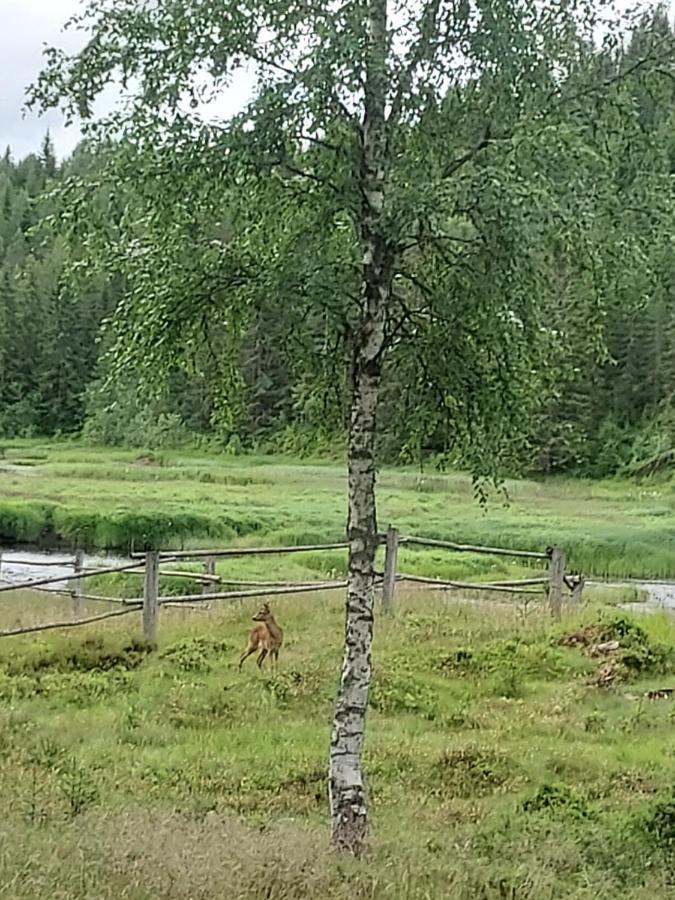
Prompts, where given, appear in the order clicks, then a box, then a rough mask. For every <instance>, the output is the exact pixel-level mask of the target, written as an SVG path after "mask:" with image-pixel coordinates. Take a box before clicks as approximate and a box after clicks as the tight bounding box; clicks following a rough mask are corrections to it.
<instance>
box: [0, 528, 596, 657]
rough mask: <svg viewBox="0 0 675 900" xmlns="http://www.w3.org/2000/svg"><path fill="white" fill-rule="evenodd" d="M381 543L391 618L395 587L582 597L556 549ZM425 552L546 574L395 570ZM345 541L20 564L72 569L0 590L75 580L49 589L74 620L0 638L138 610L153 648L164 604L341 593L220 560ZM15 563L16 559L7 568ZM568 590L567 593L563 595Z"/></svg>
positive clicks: (409, 538) (334, 583)
mask: <svg viewBox="0 0 675 900" xmlns="http://www.w3.org/2000/svg"><path fill="white" fill-rule="evenodd" d="M380 543H381V544H382V545H384V547H385V558H384V571H383V572H382V573H380V574H379V575H378V576H377V577H376V582H375V585H376V587H377V588H378V589H380V590H381V605H382V610H383V612H385V613H386V614H388V615H392V614H393V613H394V608H395V595H396V588H397V585H399V584H402V583H411V584H419V585H421V586H424V587H427V588H429V589H436V590H443V591H448V590H458V591H479V592H490V593H492V592H495V593H507V594H518V595H520V594H539V595H544V596H546V597H547V598H548V605H549V609H550V612H551V614H552V615H553V616H554V617H555V618H560V616H561V614H562V606H563V602H564V600H565V599H566V596H567V597H568V598H569V599H571V602H573V603H578V602H579V601H580V599H581V591H582V589H583V585H584V580H583V579H582V578H579V577H577V576H570V575H566V573H565V553H564V551H563V550H562V548H560V547H549V548H547V549H546V550H545V551H535V550H522V549H510V548H506V547H483V546H479V545H475V544H464V543H458V542H455V541H449V540H440V539H437V538H425V537H418V536H415V535H401V534H399V532H398V530H397V529H396V528H394V527H392V526H390V527H389V528H388V530H387V531H386V533H384V534H382V535H380ZM402 545H403V546H418V547H431V548H435V549H443V550H448V551H449V552H453V553H474V554H487V555H494V556H510V557H513V558H516V559H529V560H539V561H542V562H543V561H545V562H546V564H547V572H546V574H545V575H537V576H533V577H530V578H521V579H505V580H492V581H483V582H476V581H461V580H457V581H456V580H448V579H443V578H435V577H430V576H424V575H413V574H406V573H403V572H399V571H398V558H399V548H400V547H401V546H402ZM348 546H349V545H348V543H347V542H344V541H341V542H333V543H326V544H301V545H293V546H281V547H225V548H215V549H209V550H147V551H145V552H143V553H132V554H131V559H132V560H133V561H132V562H130V563H125V564H123V565H117V566H104V567H101V568H86V567H85V566H84V563H83V555H82V553H81V552H80V551H78V552H77V553H76V555H75V558H74V560H72V561H63V560H57V561H55V562H54V563H51V562H50V563H44V562H42V561H38V562H37V563H33V562H28V561H26V562H25V565H30V566H32V565H35V564H41V565H47V564H50V565H59V566H72V568H73V577H72V578H71V579H66V578H64V576H63V575H52V576H49V577H45V578H34V579H30V580H28V581H25V582H21V583H18V584H17V583H12V584H6V585H5V584H2V585H0V593H4V592H8V591H16V590H21V589H23V588H29V589H38V590H39V589H44V588H46V587H47V586H48V585H51V584H58V583H60V582H63V581H64V580H69V581H71V582H72V583H73V587H72V589H71V590H69V591H64V590H58V591H54V593H57V594H60V595H62V594H68V595H70V596H71V597H72V598H73V613H74V616H75V617H74V618H73V619H71V620H67V621H59V622H49V623H45V624H39V625H32V626H25V627H23V626H22V627H17V628H11V629H7V630H4V631H0V637H7V636H10V635H17V634H30V633H32V632H40V631H47V630H51V629H57V628H75V627H78V626H80V625H88V624H91V623H93V622H99V621H103V620H106V619H111V618H115V617H117V616H122V615H126V614H128V613H132V612H141V613H142V620H143V636H144V638H145V640H147V641H148V642H149V643H153V644H154V643H156V640H157V629H158V620H159V611H160V609H161V608H162V607H163V606H167V607H177V608H183V609H186V608H190V609H195V608H200V609H201V608H203V606H205V605H208V606H209V607H210V604H211V603H212V602H216V601H220V600H244V599H248V598H253V597H267V596H279V595H286V594H305V593H316V592H323V591H332V590H338V589H344V588H345V587H346V585H347V582H346V580H344V579H340V580H330V581H328V580H323V581H319V580H317V581H305V582H289V581H286V582H284V581H256V580H250V581H245V580H232V579H228V578H227V577H226V576H221V575H218V574H217V573H216V561H217V560H218V559H223V558H233V557H234V558H236V557H247V556H254V555H262V556H266V555H270V554H286V553H311V552H322V551H327V550H346V549H347V548H348ZM179 560H183V561H190V560H194V561H200V562H201V563H202V569H203V571H202V572H191V571H189V570H182V569H169V570H167V569H162V565H163V564H165V563H170V562H173V563H175V562H177V561H179ZM16 564H19V565H21V562H18V563H17V562H14V561H13V563H12V565H16ZM116 573H127V574H137V575H142V576H143V595H142V596H139V597H133V598H131V599H129V598H121V597H104V596H99V595H95V594H85V593H84V592H83V589H82V581H83V580H85V579H87V578H93V577H95V576H98V575H107V574H116ZM164 576H168V577H173V578H190V579H192V580H193V581H195V582H196V583H197V584H200V585H201V589H202V590H201V593H199V594H195V593H187V594H179V595H172V594H170V595H165V596H163V595H161V593H160V578H161V577H164ZM221 586H231V587H236V588H237V589H235V590H221V589H219V588H220V587H221ZM566 591H567V595H566ZM84 600H87V601H94V602H103V603H109V604H111V605H116V606H118V607H119V606H122V607H123V608H122V609H119V608H118V609H116V610H113V611H110V612H105V613H102V614H100V615H95V616H86V617H81V616H80V608H81V603H82V602H83V601H84Z"/></svg>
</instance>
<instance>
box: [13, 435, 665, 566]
mask: <svg viewBox="0 0 675 900" xmlns="http://www.w3.org/2000/svg"><path fill="white" fill-rule="evenodd" d="M507 490H508V495H509V499H510V505H509V506H505V505H504V504H503V502H502V501H501V500H500V498H498V497H495V498H493V501H492V503H491V504H490V506H489V508H488V510H487V512H483V511H481V509H480V508H479V507H478V505H477V504H476V502H475V500H474V498H473V494H472V485H471V480H470V478H468V477H467V476H466V475H463V474H458V473H451V474H447V475H442V474H438V473H427V474H420V473H418V472H415V471H412V470H403V469H397V470H385V471H383V472H381V473H380V479H379V510H380V524H381V526H382V527H386V525H387V524H388V523H389V522H391V523H393V524H395V525H396V526H397V527H399V528H400V529H401V530H402V531H407V532H409V533H410V532H415V533H420V534H423V535H425V536H428V537H441V538H450V539H458V540H464V541H468V542H481V543H487V544H491V545H501V546H507V547H523V548H528V549H544V548H545V547H547V546H549V545H551V544H553V543H558V544H561V545H562V546H563V547H564V548H565V549H566V551H567V555H568V559H569V563H570V566H571V567H572V568H574V569H579V570H583V571H584V572H587V573H595V574H599V575H605V574H609V575H612V576H653V577H663V576H671V575H672V576H675V484H673V483H672V482H670V481H659V482H646V483H643V484H637V483H632V482H621V481H608V482H593V481H579V480H572V479H551V480H547V481H542V482H535V481H517V482H510V483H508V484H507ZM345 492H346V479H345V473H344V467H343V466H342V465H339V464H336V463H317V462H314V463H309V462H306V463H298V462H297V461H291V460H287V459H282V458H271V457H233V456H226V455H214V454H212V455H208V454H205V453H197V452H182V451H181V452H175V453H162V454H161V455H159V456H156V457H148V455H145V454H144V455H141V456H140V458H139V454H137V453H133V452H124V451H117V450H107V449H106V450H95V449H90V448H83V447H80V446H78V445H76V444H68V443H56V444H37V443H35V442H31V443H26V442H19V443H10V444H8V445H7V446H5V447H4V448H3V457H2V459H0V541H2V540H4V541H5V542H13V541H17V540H18V541H28V542H31V541H39V540H43V541H44V540H47V539H53V538H54V537H55V536H56V537H58V538H59V539H60V541H61V542H64V543H66V544H69V545H75V544H77V545H80V546H83V547H89V548H103V549H105V548H110V549H112V548H115V549H129V548H130V547H135V548H142V547H145V546H151V545H154V546H163V547H167V546H172V547H176V546H185V545H187V546H194V545H202V546H203V545H205V544H209V543H217V544H219V545H223V544H227V543H240V544H249V545H251V544H260V543H299V542H312V541H334V540H339V539H340V538H341V537H342V536H343V534H344V520H345V510H346V496H345ZM305 562H307V560H298V561H296V563H295V565H296V568H297V572H296V573H295V574H302V575H303V576H304V577H306V576H308V575H309V574H311V573H312V572H314V573H315V574H317V576H318V575H323V574H325V573H326V572H327V571H331V570H333V571H340V570H341V569H342V568H343V567H344V554H341V553H338V554H334V555H333V556H332V557H321V559H320V560H316V559H309V562H308V565H307V566H305ZM401 563H402V566H403V567H404V568H405V569H407V570H410V571H413V572H416V573H418V574H429V575H440V576H444V577H449V578H452V577H466V576H468V575H474V576H477V577H496V576H500V575H507V574H514V573H515V572H516V571H518V569H517V567H514V566H513V565H512V564H511V563H508V562H504V561H501V560H494V559H492V558H486V557H470V556H467V555H463V556H461V557H460V556H458V555H452V554H447V553H429V552H426V551H425V552H419V551H418V552H415V551H413V550H405V551H403V555H402V560H401ZM283 566H284V572H283V573H282V572H280V571H279V570H278V563H277V562H273V561H271V560H266V561H265V563H264V567H263V569H262V571H261V570H260V567H259V566H258V564H252V566H249V568H248V570H247V572H246V573H245V574H249V575H251V574H258V575H260V574H263V575H269V576H270V577H274V576H276V575H278V574H284V575H286V574H287V573H286V570H285V569H286V562H283ZM256 567H257V568H256ZM275 569H276V571H275ZM254 570H255V571H254ZM301 570H302V571H301ZM237 571H238V572H239V571H241V563H238V564H237ZM291 574H293V573H291ZM233 577H234V576H233Z"/></svg>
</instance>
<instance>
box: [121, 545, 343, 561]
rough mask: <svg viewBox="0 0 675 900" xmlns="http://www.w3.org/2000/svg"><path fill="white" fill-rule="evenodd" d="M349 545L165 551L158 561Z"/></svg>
mask: <svg viewBox="0 0 675 900" xmlns="http://www.w3.org/2000/svg"><path fill="white" fill-rule="evenodd" d="M348 547H349V544H348V543H347V542H346V541H341V542H339V543H334V544H300V545H293V546H288V547H226V548H224V549H220V550H175V551H174V550H170V551H169V550H167V551H160V556H159V558H160V560H165V559H167V558H171V559H201V558H202V557H205V556H211V557H217V558H222V557H226V556H266V555H269V554H272V553H312V552H315V551H319V550H346V549H347V548H348ZM144 555H145V554H144V553H132V554H131V558H132V559H142V558H143V556H144Z"/></svg>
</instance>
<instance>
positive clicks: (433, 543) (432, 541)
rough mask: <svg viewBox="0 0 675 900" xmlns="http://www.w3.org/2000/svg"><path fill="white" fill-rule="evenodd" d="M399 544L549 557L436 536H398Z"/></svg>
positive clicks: (539, 557)
mask: <svg viewBox="0 0 675 900" xmlns="http://www.w3.org/2000/svg"><path fill="white" fill-rule="evenodd" d="M399 544H417V545H419V546H422V547H441V548H443V549H445V550H454V551H455V552H457V553H485V554H488V555H490V556H516V557H518V556H520V557H523V558H525V559H549V558H550V554H549V553H540V552H537V551H534V550H510V549H508V548H506V547H481V546H479V545H476V544H456V543H455V542H454V541H441V540H437V539H436V538H423V537H414V536H411V535H404V536H402V537H400V538H399Z"/></svg>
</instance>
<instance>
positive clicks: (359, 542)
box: [329, 0, 392, 855]
mask: <svg viewBox="0 0 675 900" xmlns="http://www.w3.org/2000/svg"><path fill="white" fill-rule="evenodd" d="M368 34H369V47H368V54H367V59H366V89H365V106H364V119H363V126H362V148H361V150H362V155H361V194H362V197H363V202H362V208H361V219H360V222H359V225H360V233H361V244H362V248H363V270H362V290H361V312H360V320H359V325H358V328H357V329H356V333H355V335H354V338H353V347H352V349H353V355H352V371H351V389H352V400H351V418H350V426H349V451H348V468H349V519H348V526H347V534H348V539H349V562H348V571H347V579H348V587H347V609H346V622H345V647H344V656H343V661H342V674H341V678H340V686H339V688H338V693H337V699H336V703H335V718H334V720H333V731H332V736H331V749H330V779H329V793H330V809H331V829H332V841H333V845H334V846H335V847H337V848H338V849H340V850H347V851H349V852H351V853H354V854H356V855H358V854H360V853H361V852H362V851H363V849H364V846H365V842H366V837H367V832H368V808H367V797H366V787H365V779H364V775H363V766H362V754H363V742H364V737H365V724H366V710H367V708H368V689H369V687H370V674H371V647H372V641H373V605H374V570H375V554H376V552H377V546H378V536H377V516H376V509H375V437H376V417H377V406H378V400H379V390H380V378H381V373H382V355H383V352H384V348H385V333H386V319H387V309H388V305H389V297H390V294H391V280H392V254H391V252H390V248H389V247H388V245H387V243H386V241H385V239H384V237H383V234H382V211H383V204H384V183H385V175H384V172H385V153H386V132H385V128H386V123H385V103H386V92H387V69H386V48H387V0H372V2H371V4H370V9H369V21H368Z"/></svg>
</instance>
